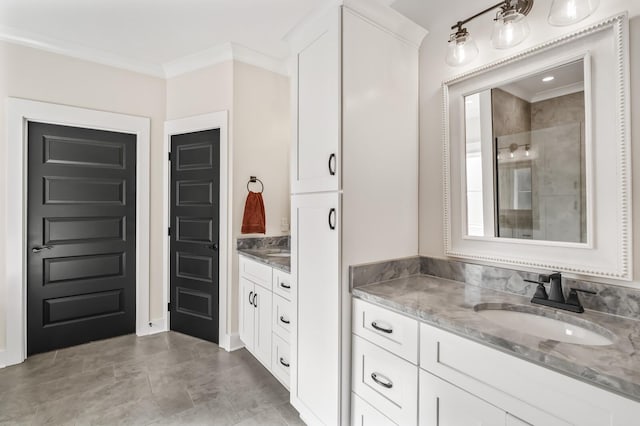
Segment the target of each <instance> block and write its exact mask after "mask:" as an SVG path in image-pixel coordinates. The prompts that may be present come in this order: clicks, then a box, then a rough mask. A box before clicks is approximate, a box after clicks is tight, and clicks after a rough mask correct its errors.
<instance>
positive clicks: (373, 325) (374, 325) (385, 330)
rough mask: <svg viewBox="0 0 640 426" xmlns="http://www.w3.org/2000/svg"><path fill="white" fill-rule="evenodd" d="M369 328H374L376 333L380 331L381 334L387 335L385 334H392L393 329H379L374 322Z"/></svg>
mask: <svg viewBox="0 0 640 426" xmlns="http://www.w3.org/2000/svg"><path fill="white" fill-rule="evenodd" d="M371 327H373V328H375V329H376V330H378V331H382V332H383V333H387V334H391V333H393V329H391V328H384V327H380V326H379V325H378V324H377V323H376V322H375V321H374V322H372V323H371Z"/></svg>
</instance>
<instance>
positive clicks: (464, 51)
mask: <svg viewBox="0 0 640 426" xmlns="http://www.w3.org/2000/svg"><path fill="white" fill-rule="evenodd" d="M532 7H533V0H503V1H501V2H500V3H497V4H494V5H493V6H491V7H489V8H487V9H485V10H483V11H482V12H479V13H476V14H475V15H473V16H471V17H469V18H467V19H465V20H462V21H458V22H456V23H455V24H454V25H453V26H452V27H451V29H452V30H455V32H454V33H452V34H451V36H450V37H449V44H448V46H447V57H446V62H447V64H449V65H451V66H453V67H456V66H460V65H465V64H468V63H469V62H471V61H472V60H473V59H474V58H475V57H476V56H478V53H479V51H478V46H477V45H476V43H475V41H474V40H473V38H471V35H469V31H468V30H467V29H466V28H465V27H464V25H465V24H467V23H468V22H470V21H472V20H474V19H475V18H477V17H479V16H481V15H484V14H485V13H487V12H491V11H492V10H494V9H497V8H499V9H500V10H498V13H497V14H496V18H495V25H494V29H493V35H492V37H491V42H492V44H493V47H495V48H496V49H507V48H509V47H513V46H516V45H517V44H519V43H521V42H522V41H523V40H524V39H525V38H527V36H528V35H529V24H528V23H527V20H526V15H527V14H528V13H529V12H530V11H531V8H532Z"/></svg>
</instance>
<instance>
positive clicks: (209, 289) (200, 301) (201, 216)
mask: <svg viewBox="0 0 640 426" xmlns="http://www.w3.org/2000/svg"><path fill="white" fill-rule="evenodd" d="M219 199H220V130H219V129H214V130H205V131H201V132H194V133H187V134H182V135H174V136H172V137H171V217H170V223H171V229H170V238H171V242H170V254H169V255H170V264H171V271H170V277H171V284H170V300H171V302H170V308H171V309H170V311H171V321H170V322H171V324H170V328H171V330H175V331H179V332H181V333H185V334H189V335H191V336H195V337H199V338H201V339H205V340H209V341H211V342H215V343H218V322H219V320H218V288H219V282H218V270H219V268H218V263H219V256H218V244H219V241H218V235H219V232H218V230H219V227H220V216H219V212H220V204H219Z"/></svg>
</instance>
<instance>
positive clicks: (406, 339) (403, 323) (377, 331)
mask: <svg viewBox="0 0 640 426" xmlns="http://www.w3.org/2000/svg"><path fill="white" fill-rule="evenodd" d="M353 332H354V333H355V334H357V335H358V336H360V337H364V338H365V339H367V340H369V341H371V342H373V343H375V344H376V345H378V346H381V347H383V348H385V349H387V350H388V351H391V352H392V353H394V354H396V355H398V356H400V357H402V358H404V359H406V360H407V361H409V362H411V363H413V364H418V321H416V320H414V319H412V318H409V317H405V316H404V315H400V314H397V313H395V312H392V311H390V310H388V309H384V308H381V307H379V306H376V305H372V304H371V303H367V302H365V301H363V300H361V299H354V300H353Z"/></svg>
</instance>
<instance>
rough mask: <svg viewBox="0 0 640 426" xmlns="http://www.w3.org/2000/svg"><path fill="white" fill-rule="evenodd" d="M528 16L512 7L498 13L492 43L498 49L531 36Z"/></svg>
mask: <svg viewBox="0 0 640 426" xmlns="http://www.w3.org/2000/svg"><path fill="white" fill-rule="evenodd" d="M529 31H530V30H529V23H528V22H527V18H526V16H524V15H523V14H522V13H520V12H518V11H516V10H514V9H511V10H507V11H504V12H500V13H498V16H497V17H496V22H495V24H494V26H493V34H492V35H491V44H492V45H493V47H494V48H496V49H508V48H510V47H513V46H517V45H518V44H520V43H522V42H523V41H524V39H526V38H527V37H528V36H529Z"/></svg>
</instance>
